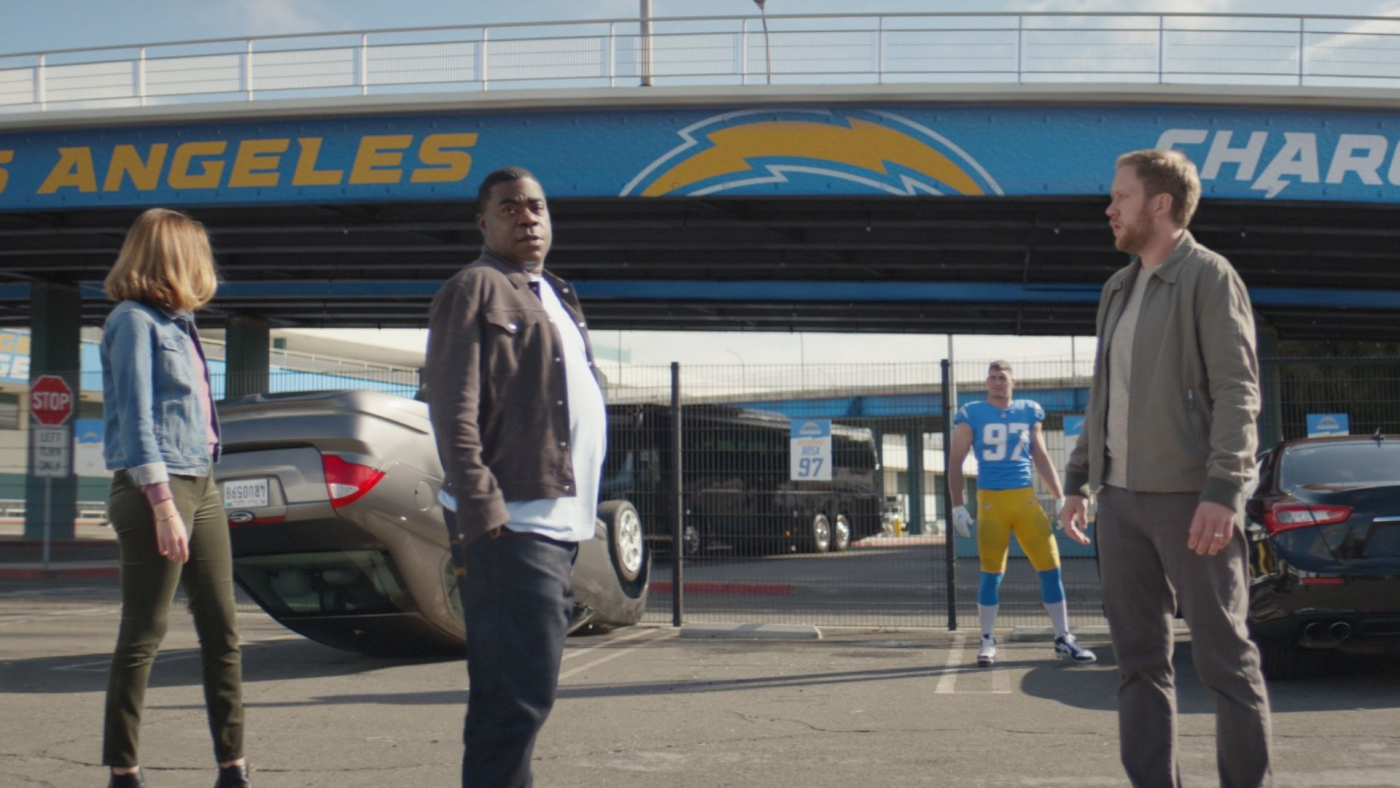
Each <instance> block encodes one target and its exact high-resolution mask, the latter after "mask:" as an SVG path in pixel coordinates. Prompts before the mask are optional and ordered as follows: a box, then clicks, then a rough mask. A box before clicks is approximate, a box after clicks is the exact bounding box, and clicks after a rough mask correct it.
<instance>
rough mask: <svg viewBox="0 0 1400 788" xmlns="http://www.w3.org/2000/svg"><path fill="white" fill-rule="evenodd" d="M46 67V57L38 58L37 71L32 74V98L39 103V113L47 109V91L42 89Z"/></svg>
mask: <svg viewBox="0 0 1400 788" xmlns="http://www.w3.org/2000/svg"><path fill="white" fill-rule="evenodd" d="M47 65H48V55H40V56H39V69H38V70H37V71H36V72H34V98H35V100H37V101H38V102H39V111H40V112H42V111H44V110H45V109H47V108H48V107H47V106H46V105H47V104H48V91H47V90H46V89H45V87H44V68H45V66H47Z"/></svg>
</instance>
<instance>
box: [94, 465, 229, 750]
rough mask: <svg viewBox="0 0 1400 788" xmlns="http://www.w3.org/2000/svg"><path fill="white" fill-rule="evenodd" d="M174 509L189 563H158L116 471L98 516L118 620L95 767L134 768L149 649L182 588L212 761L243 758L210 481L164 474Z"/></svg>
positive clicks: (225, 574)
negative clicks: (116, 556)
mask: <svg viewBox="0 0 1400 788" xmlns="http://www.w3.org/2000/svg"><path fill="white" fill-rule="evenodd" d="M170 489H171V492H172V493H173V494H174V496H175V506H176V508H177V509H179V511H180V516H181V517H182V518H184V520H185V524H186V526H187V527H188V528H189V532H190V533H189V546H190V560H189V563H186V564H180V563H176V562H175V561H171V560H168V559H166V558H163V557H161V555H160V551H159V548H158V547H157V545H156V530H155V518H154V516H153V514H152V512H151V506H150V504H149V503H147V501H146V496H145V495H144V494H143V493H142V492H141V489H140V488H139V487H137V486H135V485H133V484H132V483H131V482H130V481H129V480H128V479H127V475H126V473H125V472H123V471H118V472H117V473H116V476H115V477H114V478H113V479H112V490H111V493H110V494H109V495H108V498H107V512H108V515H109V517H110V518H111V521H112V527H113V528H114V529H116V532H117V541H118V543H119V544H120V547H121V587H122V620H121V629H120V631H119V633H118V635H117V647H116V650H115V651H114V652H113V654H112V668H111V672H110V673H109V674H108V676H107V708H106V715H105V721H104V727H103V737H102V763H103V764H105V765H107V766H120V767H126V766H136V765H138V764H139V763H140V759H139V758H138V756H137V746H138V743H139V729H140V726H141V708H142V706H143V705H144V703H145V698H146V683H147V681H148V679H149V678H150V675H151V665H152V663H154V662H155V659H156V651H157V650H159V648H160V642H161V640H162V639H164V638H165V631H166V624H167V618H168V614H169V611H170V603H171V601H172V600H174V598H175V587H176V585H177V584H180V585H183V586H184V589H185V596H186V597H188V598H189V608H190V613H191V614H193V616H194V626H195V631H196V632H197V633H198V634H199V651H200V655H201V657H202V658H203V659H202V663H203V671H204V704H205V707H206V709H207V710H208V715H209V729H210V732H211V733H212V734H213V736H214V755H215V759H216V760H217V761H218V762H220V763H224V762H227V761H233V760H237V759H239V758H242V757H243V689H242V670H243V667H242V658H241V655H240V652H239V648H238V627H237V623H236V620H235V614H234V605H233V558H232V551H231V550H230V548H229V536H228V520H227V518H226V517H225V515H224V505H223V501H222V500H220V498H219V488H218V485H216V484H215V483H214V479H213V477H212V476H207V477H194V476H172V477H170Z"/></svg>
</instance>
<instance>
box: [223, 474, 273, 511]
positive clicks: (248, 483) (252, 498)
mask: <svg viewBox="0 0 1400 788" xmlns="http://www.w3.org/2000/svg"><path fill="white" fill-rule="evenodd" d="M259 506H267V479H239V480H238V481H228V482H224V508H225V509H252V508H255V507H259Z"/></svg>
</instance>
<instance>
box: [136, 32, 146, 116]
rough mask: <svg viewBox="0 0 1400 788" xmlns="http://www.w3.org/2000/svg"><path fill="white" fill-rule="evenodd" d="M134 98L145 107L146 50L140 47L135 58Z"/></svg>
mask: <svg viewBox="0 0 1400 788" xmlns="http://www.w3.org/2000/svg"><path fill="white" fill-rule="evenodd" d="M136 96H137V98H139V99H140V100H141V106H143V107H144V106H146V48H145V47H141V50H140V52H139V53H138V54H137V58H136Z"/></svg>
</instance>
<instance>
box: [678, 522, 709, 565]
mask: <svg viewBox="0 0 1400 788" xmlns="http://www.w3.org/2000/svg"><path fill="white" fill-rule="evenodd" d="M681 544H682V545H683V546H684V548H685V554H686V555H687V556H691V557H694V556H697V555H700V551H701V550H703V549H705V542H704V540H703V539H701V538H700V527H699V526H697V525H695V524H694V523H686V524H685V528H684V529H683V530H682V531H681Z"/></svg>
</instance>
